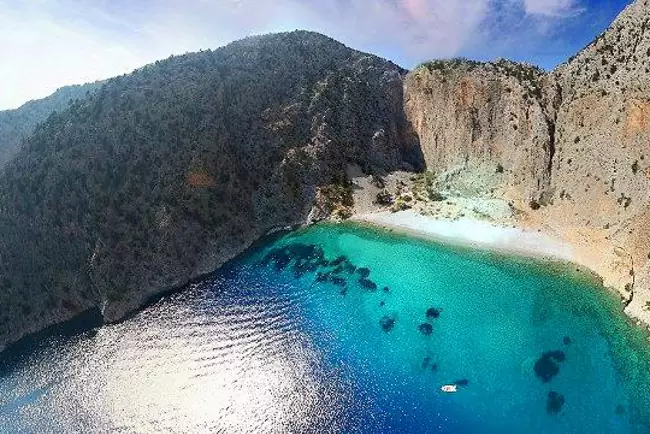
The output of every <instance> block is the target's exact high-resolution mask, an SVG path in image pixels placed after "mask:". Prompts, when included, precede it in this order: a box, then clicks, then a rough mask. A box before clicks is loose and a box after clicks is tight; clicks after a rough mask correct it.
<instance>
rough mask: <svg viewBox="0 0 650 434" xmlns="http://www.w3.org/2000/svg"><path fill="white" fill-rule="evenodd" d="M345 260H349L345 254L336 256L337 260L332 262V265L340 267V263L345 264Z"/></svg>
mask: <svg viewBox="0 0 650 434" xmlns="http://www.w3.org/2000/svg"><path fill="white" fill-rule="evenodd" d="M345 262H348V258H347V257H345V256H339V257H338V258H336V259H335V260H333V261H332V262H330V265H331V266H332V267H338V266H339V265H341V264H343V263H345Z"/></svg>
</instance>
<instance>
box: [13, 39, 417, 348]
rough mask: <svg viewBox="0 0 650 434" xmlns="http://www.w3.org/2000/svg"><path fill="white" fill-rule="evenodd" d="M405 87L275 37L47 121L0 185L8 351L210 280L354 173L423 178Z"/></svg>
mask: <svg viewBox="0 0 650 434" xmlns="http://www.w3.org/2000/svg"><path fill="white" fill-rule="evenodd" d="M403 73H404V71H403V70H401V69H400V68H398V67H396V66H395V65H393V64H392V63H390V62H387V61H384V60H382V59H379V58H376V57H374V56H370V55H366V54H364V53H360V52H357V51H354V50H351V49H349V48H347V47H345V46H343V45H342V44H340V43H338V42H336V41H334V40H332V39H329V38H326V37H323V36H321V35H317V34H313V33H307V32H294V33H289V34H277V35H270V36H264V37H255V38H249V39H246V40H243V41H239V42H236V43H233V44H231V45H229V46H227V47H224V48H221V49H218V50H216V51H204V52H200V53H195V54H189V55H184V56H180V57H172V58H170V59H167V60H165V61H160V62H156V63H155V64H153V65H149V66H147V67H144V68H142V69H140V70H138V71H136V72H135V73H133V74H131V75H128V76H122V77H118V78H115V79H112V80H110V81H108V82H107V83H106V84H105V85H104V86H103V87H101V89H99V90H98V91H97V92H95V93H94V94H92V95H89V96H88V98H86V99H84V100H79V101H76V102H74V103H73V104H72V105H71V106H70V107H69V108H68V109H67V110H66V111H63V112H59V113H56V114H54V115H52V116H50V117H49V118H48V119H47V121H46V122H44V123H43V124H42V125H40V126H39V127H38V128H37V129H36V131H35V132H34V134H33V135H32V136H31V137H29V138H28V139H27V141H26V142H25V145H24V147H23V149H22V150H21V151H20V153H19V154H18V155H17V157H16V158H15V159H14V160H13V161H12V162H11V163H10V164H8V165H7V167H6V170H5V173H4V174H2V176H0V178H1V179H0V257H1V258H2V261H0V340H2V339H3V337H6V336H10V335H11V333H12V330H13V329H14V328H15V329H20V328H21V325H24V324H34V322H35V323H36V324H40V323H45V324H46V323H47V322H48V321H51V319H49V318H50V316H51V315H52V313H51V312H52V311H55V312H58V313H57V317H58V318H60V317H66V316H70V315H72V314H74V313H77V312H78V311H80V310H82V309H84V308H87V307H90V306H98V305H101V304H102V303H103V302H104V301H106V300H107V301H108V303H109V309H110V305H111V303H112V302H113V303H115V302H124V303H126V304H127V305H128V303H130V302H131V303H132V304H133V303H135V304H136V305H137V304H138V303H139V302H140V298H141V297H146V296H147V295H150V294H152V293H155V292H158V291H161V290H164V289H167V288H169V287H172V286H177V285H180V284H183V283H185V282H187V281H188V279H190V278H192V277H195V276H197V275H198V274H201V273H205V272H209V271H211V270H212V269H213V268H214V267H216V266H218V265H220V263H221V262H222V261H223V260H225V259H228V258H229V257H231V256H232V254H234V253H237V252H239V251H241V250H242V249H243V248H245V247H246V246H247V245H248V244H249V243H251V242H252V241H254V240H255V239H256V238H257V237H259V236H260V235H262V234H263V233H264V232H266V231H267V230H269V229H271V228H275V227H282V226H285V225H289V224H294V223H297V222H300V221H304V219H305V218H306V216H307V214H308V212H309V210H310V207H311V205H312V204H313V200H314V197H315V194H316V190H317V188H318V187H323V186H327V185H331V184H332V183H335V182H336V175H337V174H340V173H343V172H344V171H345V168H346V166H347V165H348V164H349V163H355V164H358V165H360V166H361V167H362V168H363V169H364V170H365V171H366V172H367V173H382V172H385V171H388V170H393V169H396V168H400V167H406V168H420V167H421V166H422V164H423V163H422V156H421V153H420V151H419V146H418V144H417V140H416V139H415V138H414V137H413V136H412V135H410V133H409V131H410V130H409V128H408V125H407V121H406V119H405V115H404V113H403V108H402V81H401V76H402V74H403ZM133 300H135V302H134V301H133ZM22 307H24V309H22ZM116 309H117V308H116ZM117 312H118V313H116V314H115V315H117V316H119V315H120V313H122V312H119V309H118V310H117Z"/></svg>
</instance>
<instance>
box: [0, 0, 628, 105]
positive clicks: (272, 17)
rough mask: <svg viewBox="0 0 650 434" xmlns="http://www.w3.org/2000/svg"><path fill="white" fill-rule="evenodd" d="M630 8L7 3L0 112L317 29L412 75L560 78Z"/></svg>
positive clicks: (513, 2) (526, 0)
mask: <svg viewBox="0 0 650 434" xmlns="http://www.w3.org/2000/svg"><path fill="white" fill-rule="evenodd" d="M628 3H629V2H628V1H626V0H137V1H136V0H0V59H1V61H0V84H1V86H2V92H0V110H1V109H7V108H14V107H17V106H19V105H21V104H22V103H24V102H26V101H28V100H30V99H34V98H40V97H44V96H46V95H48V94H50V93H52V92H53V91H54V90H56V89H57V88H58V87H61V86H64V85H68V84H76V83H84V82H88V81H95V80H98V79H104V78H108V77H112V76H115V75H119V74H123V73H125V72H130V71H132V70H133V69H135V68H138V67H140V66H142V65H145V64H147V63H150V62H153V61H155V60H157V59H162V58H166V57H168V56H169V55H170V54H182V53H185V52H191V51H197V50H199V49H206V48H216V47H219V46H221V45H224V44H226V43H228V42H230V41H232V40H235V39H239V38H242V37H245V36H248V35H251V34H259V33H268V32H275V31H285V30H294V29H310V30H315V31H319V32H321V33H325V34H327V35H329V36H332V37H334V38H336V39H338V40H340V41H342V42H344V43H346V44H347V45H349V46H352V47H354V48H357V49H361V50H364V51H369V52H372V53H375V54H378V55H380V56H383V57H386V58H389V59H391V60H393V61H395V62H396V63H398V64H400V65H402V66H404V67H406V68H412V67H414V66H416V65H417V64H418V63H420V62H422V61H425V60H428V59H432V58H440V57H455V56H465V57H470V58H474V59H479V60H491V59H495V58H497V57H507V58H511V59H513V60H518V61H527V62H530V63H534V64H538V65H540V66H542V67H543V68H546V69H551V68H553V67H554V66H556V65H557V64H559V63H561V62H563V61H565V60H566V59H567V58H568V57H569V56H570V55H572V54H574V53H575V52H576V51H577V50H579V49H580V48H582V47H584V46H585V45H586V44H588V43H589V42H590V41H591V40H592V39H593V38H594V37H595V36H596V35H598V34H599V33H600V32H602V31H603V30H604V29H605V28H606V27H607V26H608V25H609V23H610V22H611V21H612V20H613V19H614V18H615V17H616V15H617V14H618V13H619V12H620V11H621V10H622V9H623V8H624V7H625V6H626V5H627V4H628Z"/></svg>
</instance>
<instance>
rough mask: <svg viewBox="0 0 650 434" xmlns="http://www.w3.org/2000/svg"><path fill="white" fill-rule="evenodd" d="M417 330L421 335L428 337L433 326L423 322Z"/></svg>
mask: <svg viewBox="0 0 650 434" xmlns="http://www.w3.org/2000/svg"><path fill="white" fill-rule="evenodd" d="M418 330H420V333H422V334H423V335H425V336H429V335H430V334H431V333H433V326H432V325H431V324H429V323H426V322H425V323H422V324H420V326H419V327H418Z"/></svg>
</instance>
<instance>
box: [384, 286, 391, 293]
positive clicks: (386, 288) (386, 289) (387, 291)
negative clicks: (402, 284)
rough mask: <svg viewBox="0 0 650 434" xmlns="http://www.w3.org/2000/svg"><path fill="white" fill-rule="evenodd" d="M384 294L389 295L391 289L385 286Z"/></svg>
mask: <svg viewBox="0 0 650 434" xmlns="http://www.w3.org/2000/svg"><path fill="white" fill-rule="evenodd" d="M384 292H385V293H386V294H388V293H389V292H390V288H389V287H388V286H384Z"/></svg>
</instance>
